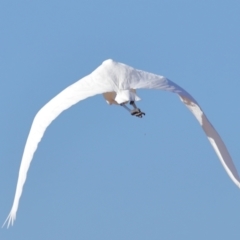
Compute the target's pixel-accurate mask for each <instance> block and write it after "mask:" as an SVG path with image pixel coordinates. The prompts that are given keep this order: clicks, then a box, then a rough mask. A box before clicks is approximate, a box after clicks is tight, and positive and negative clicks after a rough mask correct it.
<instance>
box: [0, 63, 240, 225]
mask: <svg viewBox="0 0 240 240" xmlns="http://www.w3.org/2000/svg"><path fill="white" fill-rule="evenodd" d="M140 88H145V89H159V90H165V91H170V92H173V93H176V94H178V95H179V97H180V100H181V101H182V102H183V103H184V104H185V105H186V106H187V108H188V109H189V110H190V111H191V112H192V114H193V115H194V116H195V117H196V119H197V121H198V122H199V123H200V125H201V127H202V128H203V130H204V132H205V133H206V135H207V138H208V140H209V141H210V143H211V145H212V147H213V149H214V150H215V152H216V154H217V156H218V158H219V159H220V161H221V163H222V165H223V167H224V168H225V170H226V172H227V173H228V175H229V177H230V178H231V179H232V181H233V182H234V183H235V184H236V185H237V186H238V187H240V178H239V176H238V173H237V170H236V168H235V166H234V163H233V161H232V159H231V156H230V155H229V153H228V150H227V148H226V146H225V144H224V142H223V141H222V139H221V137H220V136H219V134H218V133H217V131H216V130H215V129H214V127H213V126H212V124H211V123H210V122H209V120H208V119H207V117H206V115H205V114H204V112H203V111H202V109H201V108H200V106H199V104H198V103H197V101H196V100H195V99H194V98H193V97H192V96H191V95H190V94H189V93H188V92H187V91H185V90H184V89H183V88H181V87H180V86H178V85H177V84H175V83H174V82H172V81H170V80H169V79H167V78H165V77H163V76H159V75H155V74H152V73H148V72H145V71H141V70H137V69H134V68H132V67H130V66H128V65H125V64H123V63H119V62H115V61H113V60H111V59H109V60H106V61H104V62H103V63H102V64H101V65H100V66H99V67H98V68H97V69H96V70H94V71H93V72H92V73H91V74H89V75H87V76H86V77H84V78H82V79H80V80H79V81H77V82H76V83H74V84H72V85H70V86H69V87H67V88H66V89H64V90H63V91H62V92H60V93H59V94H58V95H57V96H55V97H54V98H53V99H52V100H50V101H49V102H48V103H47V104H46V105H45V106H43V107H42V108H41V109H40V110H39V112H38V113H37V114H36V116H35V118H34V120H33V123H32V126H31V129H30V132H29V135H28V138H27V142H26V145H25V148H24V152H23V156H22V162H21V165H20V169H19V175H18V182H17V187H16V192H15V197H14V201H13V205H12V208H11V211H10V213H9V215H8V217H7V219H6V221H5V222H4V224H3V226H4V225H5V224H6V223H7V227H9V226H10V225H13V223H14V221H15V219H16V213H17V209H18V205H19V200H20V197H21V194H22V190H23V185H24V183H25V181H26V178H27V172H28V169H29V166H30V163H31V161H32V158H33V155H34V152H35V151H36V149H37V146H38V143H39V142H40V141H41V138H42V136H43V134H44V132H45V130H46V128H47V127H48V126H49V125H50V123H51V122H52V121H53V120H54V119H55V118H56V117H57V116H58V115H59V114H60V113H62V112H63V111H64V110H66V109H68V108H70V107H71V106H73V105H74V104H76V103H78V102H79V101H81V100H84V99H86V98H88V97H92V96H94V95H96V94H103V96H104V98H105V99H106V101H107V103H108V104H117V105H120V106H122V107H124V108H125V109H126V110H128V111H129V112H130V113H131V115H134V116H137V117H142V116H144V115H145V113H144V112H142V111H141V110H140V109H139V108H137V106H136V101H138V100H140V98H139V97H138V96H137V93H136V89H140ZM128 103H130V105H131V106H132V107H133V109H132V110H131V109H130V108H128V107H127V104H128Z"/></svg>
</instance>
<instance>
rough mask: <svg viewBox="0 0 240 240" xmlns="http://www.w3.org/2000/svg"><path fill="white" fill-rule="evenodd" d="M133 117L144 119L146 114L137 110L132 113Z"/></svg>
mask: <svg viewBox="0 0 240 240" xmlns="http://www.w3.org/2000/svg"><path fill="white" fill-rule="evenodd" d="M131 115H132V116H136V117H139V118H142V117H143V115H145V113H144V112H141V110H140V109H139V108H135V109H133V110H132V111H131Z"/></svg>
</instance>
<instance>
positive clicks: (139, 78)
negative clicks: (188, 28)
mask: <svg viewBox="0 0 240 240" xmlns="http://www.w3.org/2000/svg"><path fill="white" fill-rule="evenodd" d="M125 67H126V68H127V69H128V72H130V73H131V74H129V76H131V78H130V79H129V84H130V87H131V88H133V89H140V88H145V89H159V90H165V91H170V92H173V93H177V94H178V95H179V97H180V100H181V101H182V102H183V103H184V104H185V105H186V107H187V108H188V109H189V110H190V111H191V112H192V114H193V115H194V116H195V117H196V119H197V120H198V122H199V123H200V125H201V127H202V128H203V130H204V132H205V133H206V135H207V138H208V140H209V141H210V143H211V145H212V147H213V149H214V150H215V152H216V154H217V156H218V158H219V159H220V161H221V163H222V165H223V167H224V168H225V170H226V172H227V173H228V175H229V176H230V178H231V179H232V181H233V182H234V183H235V184H236V185H237V186H238V187H239V188H240V178H239V175H238V172H237V170H236V168H235V166H234V163H233V161H232V158H231V156H230V154H229V152H228V150H227V148H226V146H225V144H224V142H223V141H222V139H221V137H220V135H219V134H218V132H217V131H216V130H215V128H214V127H213V125H212V124H211V123H210V121H209V120H208V118H207V116H206V115H205V113H204V112H203V110H202V109H201V107H200V106H199V104H198V103H197V101H196V100H195V99H194V98H193V97H192V96H191V95H190V94H189V93H188V92H187V91H185V90H184V89H183V88H181V87H180V86H178V85H177V84H175V83H174V82H172V81H170V80H169V79H167V78H165V77H163V76H159V75H155V74H152V73H148V72H145V71H141V70H136V69H134V68H131V67H129V66H126V65H125Z"/></svg>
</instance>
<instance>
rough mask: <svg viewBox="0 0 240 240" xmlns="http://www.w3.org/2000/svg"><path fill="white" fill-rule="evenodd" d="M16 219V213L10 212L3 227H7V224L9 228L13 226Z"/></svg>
mask: <svg viewBox="0 0 240 240" xmlns="http://www.w3.org/2000/svg"><path fill="white" fill-rule="evenodd" d="M15 219H16V213H13V212H10V214H9V215H8V217H7V218H6V220H5V222H4V223H3V225H2V228H3V227H5V225H6V227H7V228H9V226H13V224H14V221H15Z"/></svg>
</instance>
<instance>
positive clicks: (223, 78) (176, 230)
mask: <svg viewBox="0 0 240 240" xmlns="http://www.w3.org/2000/svg"><path fill="white" fill-rule="evenodd" d="M239 11H240V2H239V1H237V0H236V1H234V0H230V1H221V0H210V1H207V0H204V1H190V0H189V1H181V0H179V1H177V0H176V1H167V0H165V1H161V0H158V1H157V0H156V1H151V0H146V1H138V0H132V1H131V0H129V1H112V0H111V1H110V0H109V1H108V0H105V1H103V0H98V1H91V0H88V1H87V0H86V1H76V0H75V1H70V0H68V1H59V0H58V1H56V0H53V1H16V0H15V1H1V3H0V35H1V36H0V66H1V71H0V89H1V94H0V107H1V125H0V129H1V134H0V143H1V151H0V165H1V168H0V196H1V207H0V222H3V221H4V220H5V218H6V217H7V215H8V213H9V210H10V208H11V205H12V201H13V197H14V192H15V186H16V182H17V176H18V170H19V165H20V161H21V157H22V152H23V148H24V145H25V142H26V138H27V135H28V132H29V129H30V126H31V123H32V120H33V118H34V116H35V114H36V112H37V111H38V110H39V109H40V108H41V107H42V106H43V105H44V104H45V103H46V102H48V101H49V100H50V99H51V98H52V97H54V96H55V95H56V94H57V93H59V92H60V91H61V90H62V89H64V88H65V87H67V86H68V85H70V84H71V83H73V82H75V81H76V80H78V79H80V78H82V77H83V76H85V75H87V74H88V73H90V72H91V71H93V70H94V69H95V68H96V67H97V66H98V65H100V64H101V62H102V61H104V60H105V59H107V58H112V59H114V60H116V61H119V62H123V63H126V64H128V65H131V66H133V67H135V68H138V69H142V70H146V71H149V72H153V73H156V74H160V75H164V76H167V77H168V78H170V79H171V80H173V81H174V82H176V83H177V84H179V85H180V86H182V87H184V88H185V89H186V90H187V91H189V92H190V93H191V94H192V95H193V96H194V97H195V98H196V99H197V101H198V102H199V103H200V105H201V106H202V108H203V109H204V111H205V113H206V114H207V116H208V118H209V119H210V120H211V122H212V123H213V125H214V126H215V127H216V129H217V130H218V131H219V133H220V135H221V136H222V138H223V139H224V141H225V143H226V145H227V147H228V149H229V151H230V153H231V155H232V157H233V159H234V162H235V165H236V167H237V169H238V170H239V171H240V151H239V139H240V137H239V136H240V125H239V122H240V117H239V116H240V115H239V99H240V96H239V87H240V84H239V80H240V68H239V62H240V45H239V43H240V27H239V26H240V25H239V23H240V14H239ZM139 96H140V97H141V98H142V101H141V102H139V107H140V108H141V110H143V111H145V112H146V114H147V115H146V116H145V117H144V118H143V119H137V118H135V117H131V116H130V115H129V114H128V113H127V112H126V111H125V110H124V109H122V108H120V107H117V106H108V105H107V104H106V103H105V101H104V100H103V98H102V96H96V97H94V98H90V99H87V100H85V101H83V102H81V103H79V104H78V105H76V106H74V107H72V108H71V109H69V110H68V111H66V112H64V113H63V114H62V115H60V117H59V118H57V119H56V121H54V122H53V124H52V125H51V126H50V127H49V128H48V130H47V132H46V134H45V136H44V138H43V140H42V142H41V144H40V145H39V148H38V150H37V152H36V154H35V156H34V159H33V162H32V165H31V168H30V171H29V174H28V179H27V182H26V185H25V188H24V192H23V196H22V198H21V201H20V207H19V211H18V215H17V221H16V222H15V225H14V227H13V228H10V229H9V230H6V229H2V230H0V239H3V240H14V239H18V240H28V239H34V240H43V239H44V240H52V239H84V240H96V239H99V240H108V239H109V240H113V239H114V240H123V239H124V240H132V239H138V240H145V239H151V240H159V239H163V240H164V239H166V240H175V239H176V240H179V239H191V240H192V239H195V240H198V239H199V240H202V239H218V240H221V239H222V240H225V239H233V240H234V239H239V238H240V227H239V216H240V190H239V189H238V188H237V187H236V186H235V185H234V184H233V182H232V181H231V180H230V178H229V177H228V175H227V174H226V172H225V170H224V169H223V167H222V166H221V164H220V162H219V160H218V158H217V156H216V154H215V153H214V151H213V149H212V147H211V146H210V144H209V142H208V140H207V138H206V137H205V135H204V133H203V131H202V129H201V128H200V126H199V124H198V122H197V121H196V120H195V119H194V117H193V116H192V115H191V113H190V112H189V111H188V109H187V108H186V107H185V106H184V105H183V104H182V103H181V102H180V101H179V99H178V97H177V96H175V95H174V94H171V93H166V92H160V91H149V90H143V91H140V92H139Z"/></svg>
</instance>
